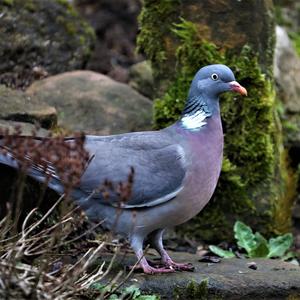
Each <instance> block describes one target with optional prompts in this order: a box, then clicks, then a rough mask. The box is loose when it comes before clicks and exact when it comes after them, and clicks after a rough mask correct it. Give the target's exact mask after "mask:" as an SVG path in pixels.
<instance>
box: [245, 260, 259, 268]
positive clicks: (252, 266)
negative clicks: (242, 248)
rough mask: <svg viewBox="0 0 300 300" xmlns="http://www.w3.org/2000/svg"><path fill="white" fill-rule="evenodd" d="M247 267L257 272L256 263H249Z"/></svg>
mask: <svg viewBox="0 0 300 300" xmlns="http://www.w3.org/2000/svg"><path fill="white" fill-rule="evenodd" d="M247 266H248V268H249V269H252V270H257V264H256V262H254V261H251V262H249V263H247Z"/></svg>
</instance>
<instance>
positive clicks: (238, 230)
mask: <svg viewBox="0 0 300 300" xmlns="http://www.w3.org/2000/svg"><path fill="white" fill-rule="evenodd" d="M233 230H234V237H235V238H236V240H237V244H238V246H239V247H241V248H244V249H245V250H246V252H247V253H248V254H249V256H250V254H251V252H252V251H254V250H255V249H256V247H257V243H256V238H255V235H254V234H253V232H252V229H251V228H250V227H249V226H247V225H246V224H244V223H242V222H240V221H237V222H235V224H234V228H233Z"/></svg>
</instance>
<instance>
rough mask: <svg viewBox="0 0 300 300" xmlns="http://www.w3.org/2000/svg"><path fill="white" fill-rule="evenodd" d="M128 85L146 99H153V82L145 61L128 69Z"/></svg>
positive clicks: (150, 71)
mask: <svg viewBox="0 0 300 300" xmlns="http://www.w3.org/2000/svg"><path fill="white" fill-rule="evenodd" d="M129 85H130V86H131V87H133V88H134V89H136V90H137V91H138V92H140V93H141V94H143V95H145V96H146V97H149V98H150V99H153V98H154V81H153V74H152V68H151V63H150V62H149V61H146V60H145V61H142V62H139V63H137V64H134V65H132V66H131V67H130V69H129Z"/></svg>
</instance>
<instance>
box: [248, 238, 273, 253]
mask: <svg viewBox="0 0 300 300" xmlns="http://www.w3.org/2000/svg"><path fill="white" fill-rule="evenodd" d="M255 242H256V248H255V249H253V250H251V252H250V253H249V257H267V256H268V253H269V247H268V241H267V240H266V239H265V238H264V237H263V236H262V235H261V234H260V233H259V232H256V233H255Z"/></svg>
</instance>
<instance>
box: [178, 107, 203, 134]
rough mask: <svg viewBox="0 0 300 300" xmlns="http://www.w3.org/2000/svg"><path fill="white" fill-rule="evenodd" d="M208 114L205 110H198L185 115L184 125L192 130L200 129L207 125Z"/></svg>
mask: <svg viewBox="0 0 300 300" xmlns="http://www.w3.org/2000/svg"><path fill="white" fill-rule="evenodd" d="M206 118H207V114H206V113H205V112H204V111H203V110H198V111H196V112H195V113H194V114H192V115H185V116H183V117H182V118H181V123H182V125H183V127H185V128H186V129H190V130H198V129H200V128H201V127H203V126H205V125H206V122H205V119H206Z"/></svg>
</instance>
